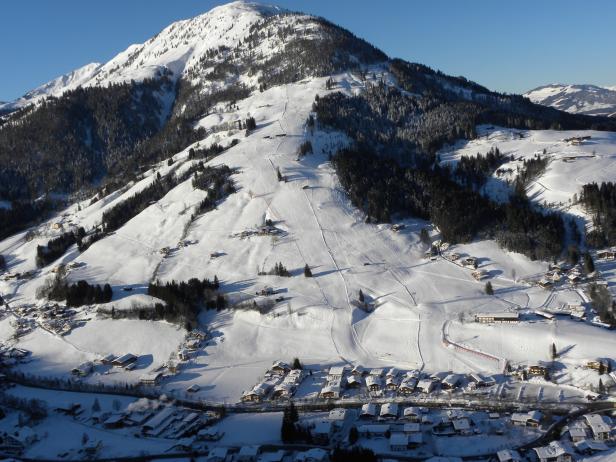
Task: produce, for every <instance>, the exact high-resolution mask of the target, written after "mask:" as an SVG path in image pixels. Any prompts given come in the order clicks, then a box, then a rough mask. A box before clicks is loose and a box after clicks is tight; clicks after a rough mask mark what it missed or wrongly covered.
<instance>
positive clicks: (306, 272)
mask: <svg viewBox="0 0 616 462" xmlns="http://www.w3.org/2000/svg"><path fill="white" fill-rule="evenodd" d="M304 276H306V277H307V278H311V277H312V271H311V270H310V266H308V263H306V266H304Z"/></svg>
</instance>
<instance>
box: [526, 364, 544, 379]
mask: <svg viewBox="0 0 616 462" xmlns="http://www.w3.org/2000/svg"><path fill="white" fill-rule="evenodd" d="M547 372H548V370H547V369H546V368H545V367H544V366H538V365H535V366H530V367H529V368H528V375H529V376H537V377H545V375H546V374H547Z"/></svg>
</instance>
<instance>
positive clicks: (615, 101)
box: [524, 84, 616, 116]
mask: <svg viewBox="0 0 616 462" xmlns="http://www.w3.org/2000/svg"><path fill="white" fill-rule="evenodd" d="M615 89H616V87H599V86H596V85H562V84H553V85H545V86H543V87H538V88H535V89H534V90H531V91H529V92H527V93H525V94H524V96H526V97H527V98H529V99H530V100H531V101H532V102H534V103H538V104H542V105H544V106H551V107H554V108H556V109H560V110H562V111H567V112H571V113H574V114H588V115H596V116H614V115H616V91H615Z"/></svg>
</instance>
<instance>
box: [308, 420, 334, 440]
mask: <svg viewBox="0 0 616 462" xmlns="http://www.w3.org/2000/svg"><path fill="white" fill-rule="evenodd" d="M332 433H333V427H332V423H331V422H328V421H322V422H317V423H316V424H315V426H314V428H313V429H312V431H311V434H312V439H313V440H314V442H315V444H321V445H327V444H329V439H330V438H331V436H332Z"/></svg>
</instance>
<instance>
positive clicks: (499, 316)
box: [475, 311, 520, 324]
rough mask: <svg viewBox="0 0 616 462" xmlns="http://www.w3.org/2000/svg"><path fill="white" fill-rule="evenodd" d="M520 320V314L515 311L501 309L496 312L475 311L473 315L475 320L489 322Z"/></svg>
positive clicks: (514, 321) (513, 321)
mask: <svg viewBox="0 0 616 462" xmlns="http://www.w3.org/2000/svg"><path fill="white" fill-rule="evenodd" d="M519 320H520V315H519V314H518V313H515V312H510V311H502V312H496V313H477V314H476V315H475V321H476V322H480V323H484V324H491V323H496V322H498V323H516V322H518V321H519Z"/></svg>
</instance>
